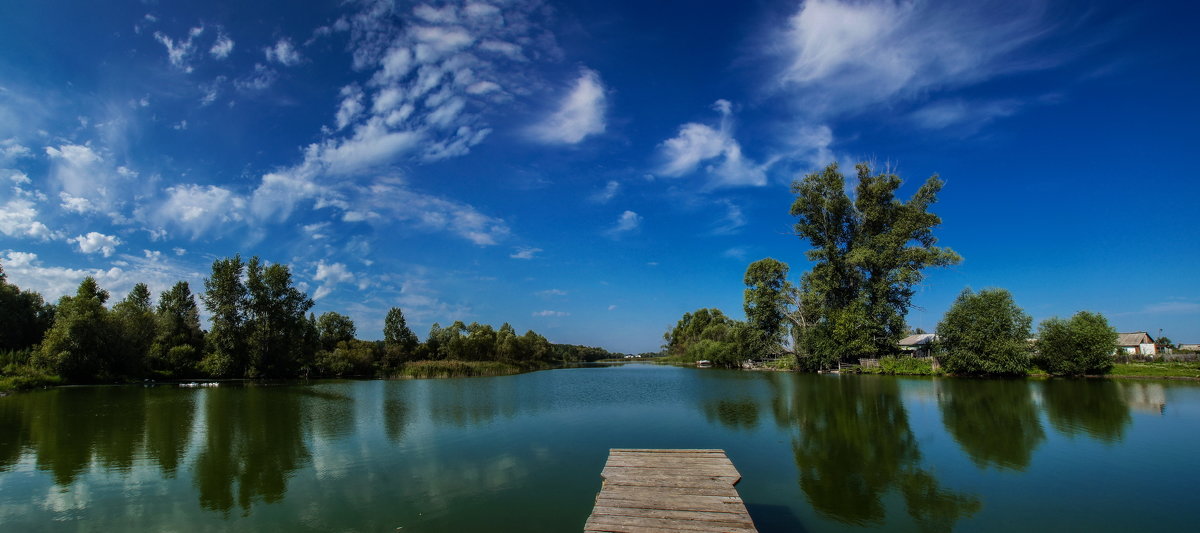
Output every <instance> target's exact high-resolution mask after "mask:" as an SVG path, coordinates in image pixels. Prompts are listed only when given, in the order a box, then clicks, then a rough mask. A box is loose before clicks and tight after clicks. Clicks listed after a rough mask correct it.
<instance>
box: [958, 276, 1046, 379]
mask: <svg viewBox="0 0 1200 533" xmlns="http://www.w3.org/2000/svg"><path fill="white" fill-rule="evenodd" d="M1031 323H1032V319H1031V318H1030V317H1029V315H1027V314H1025V312H1024V311H1022V310H1021V308H1020V307H1017V304H1016V303H1015V302H1013V299H1012V294H1010V293H1009V292H1008V291H1006V290H1004V289H984V290H982V291H979V293H974V292H972V291H971V289H964V290H963V292H962V293H960V294H959V295H958V299H956V300H955V301H954V304H953V305H951V306H950V309H949V310H948V311H946V315H945V316H944V317H943V318H942V322H941V323H940V324H938V329H937V334H938V337H939V341H938V343H937V345H936V350H937V352H938V354H939V357H940V360H941V363H942V366H943V367H944V369H945V370H946V372H948V373H951V374H960V375H1008V376H1017V375H1021V376H1023V375H1025V374H1027V373H1028V372H1029V367H1030V362H1031V360H1030V350H1029V341H1028V340H1027V339H1028V338H1029V327H1030V324H1031Z"/></svg>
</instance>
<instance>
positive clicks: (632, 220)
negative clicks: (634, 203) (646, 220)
mask: <svg viewBox="0 0 1200 533" xmlns="http://www.w3.org/2000/svg"><path fill="white" fill-rule="evenodd" d="M641 225H642V216H641V215H639V214H637V213H635V212H633V211H625V212H624V213H621V216H619V217H617V223H616V225H614V226H613V227H611V228H609V229H608V231H606V232H605V234H606V235H608V236H609V237H613V238H616V237H619V236H621V235H624V234H626V233H630V232H632V231H635V230H637V229H638V228H639V227H641Z"/></svg>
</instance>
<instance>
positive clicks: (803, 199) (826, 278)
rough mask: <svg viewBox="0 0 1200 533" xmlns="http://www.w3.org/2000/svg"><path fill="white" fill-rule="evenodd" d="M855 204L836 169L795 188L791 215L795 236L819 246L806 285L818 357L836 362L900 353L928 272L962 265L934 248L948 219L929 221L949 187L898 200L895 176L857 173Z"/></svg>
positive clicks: (863, 168)
mask: <svg viewBox="0 0 1200 533" xmlns="http://www.w3.org/2000/svg"><path fill="white" fill-rule="evenodd" d="M857 169H858V186H857V187H856V189H855V194H854V199H853V200H851V198H850V197H849V196H848V195H847V194H846V187H845V178H844V177H843V175H842V173H841V172H839V171H838V166H837V164H836V163H834V164H831V165H829V166H828V167H826V168H825V169H824V170H823V171H821V172H815V173H812V174H809V175H807V176H805V177H804V179H803V180H797V181H796V182H794V183H793V184H792V192H793V193H795V194H796V200H795V202H794V203H793V204H792V208H791V214H792V215H793V216H796V217H797V218H798V219H799V220H798V221H797V222H796V226H795V229H796V234H797V235H798V236H800V237H802V238H804V239H807V240H808V241H809V243H810V244H811V245H812V246H813V248H812V249H811V250H809V251H808V252H807V256H808V258H809V260H811V261H813V262H815V263H816V264H815V265H814V266H813V268H812V270H811V271H810V272H807V273H805V274H804V276H803V277H802V278H801V290H802V291H803V292H805V293H811V295H812V296H811V297H812V299H813V303H814V304H815V306H814V307H815V308H814V309H812V311H814V312H815V320H814V322H815V325H814V331H813V332H812V336H814V337H815V338H817V339H818V342H816V343H810V346H811V347H813V348H818V349H819V350H820V352H817V353H816V354H814V355H815V356H817V357H821V358H832V359H833V360H835V361H836V360H841V359H848V358H851V357H853V356H857V355H862V354H882V353H892V352H894V351H896V346H895V343H896V341H897V340H898V339H899V337H900V335H901V334H902V333H903V331H904V315H905V314H907V312H908V308H909V306H910V304H911V300H912V295H913V287H914V286H915V285H916V284H917V283H919V282H920V281H921V280H922V279H923V278H924V275H923V273H922V271H923V270H924V269H925V268H928V267H933V266H948V265H953V264H956V263H958V262H959V261H961V258H960V257H959V256H958V254H956V253H954V251H952V250H950V249H949V248H943V247H939V246H935V244H936V243H937V239H936V238H935V237H934V236H933V228H934V227H936V226H938V225H939V224H941V219H940V218H939V217H938V216H937V215H934V214H932V213H930V212H929V211H928V210H929V207H930V206H931V205H933V203H934V202H936V201H937V193H938V192H939V191H940V190H941V188H942V185H943V182H942V180H940V179H939V178H938V177H937V176H936V175H934V176H932V177H930V178H929V179H928V180H926V181H925V184H924V185H922V186H921V187H920V188H919V189H918V190H917V192H916V193H915V194H914V195H913V196H912V197H911V198H910V199H909V200H908V202H901V201H899V200H897V199H896V197H895V193H896V190H897V189H899V187H900V184H901V181H900V178H899V177H898V176H896V175H895V174H891V173H881V174H875V175H872V173H871V172H872V171H871V168H870V166H869V165H867V164H865V163H863V164H859V165H858V166H857Z"/></svg>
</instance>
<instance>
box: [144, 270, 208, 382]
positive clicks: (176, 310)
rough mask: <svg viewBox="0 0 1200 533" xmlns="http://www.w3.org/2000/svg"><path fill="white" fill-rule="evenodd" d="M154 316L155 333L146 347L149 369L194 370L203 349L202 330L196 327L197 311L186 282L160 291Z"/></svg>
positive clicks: (173, 372)
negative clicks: (148, 353) (149, 346)
mask: <svg viewBox="0 0 1200 533" xmlns="http://www.w3.org/2000/svg"><path fill="white" fill-rule="evenodd" d="M154 317H155V320H156V322H157V323H158V328H157V330H158V334H157V336H156V337H155V338H154V343H153V344H152V345H151V348H150V361H149V363H150V369H151V370H153V371H155V372H159V373H162V374H165V375H168V376H184V375H191V374H192V373H194V372H195V371H196V367H197V366H198V365H199V363H200V357H201V355H202V353H203V350H204V331H203V330H201V329H200V310H199V309H198V308H197V307H196V299H195V297H193V296H192V290H191V287H189V286H188V283H187V282H186V281H180V282H178V283H176V284H175V286H173V287H171V289H170V290H166V291H163V293H162V295H161V296H159V298H158V309H156V310H155V312H154Z"/></svg>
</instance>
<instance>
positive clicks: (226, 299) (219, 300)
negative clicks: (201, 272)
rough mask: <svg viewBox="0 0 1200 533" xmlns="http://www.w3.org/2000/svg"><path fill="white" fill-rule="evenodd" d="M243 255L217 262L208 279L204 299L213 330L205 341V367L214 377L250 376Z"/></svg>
mask: <svg viewBox="0 0 1200 533" xmlns="http://www.w3.org/2000/svg"><path fill="white" fill-rule="evenodd" d="M244 270H245V263H243V262H242V257H241V255H234V256H233V257H229V258H225V259H217V260H216V261H213V264H212V275H211V276H209V277H207V278H205V279H204V294H203V295H201V296H200V299H201V300H203V301H204V307H205V308H206V309H208V312H209V316H210V318H209V320H210V322H211V324H212V328H211V329H210V330H209V332H208V336H207V338H206V339H205V353H204V359H203V361H202V362H201V366H202V367H203V369H204V371H205V372H207V373H208V374H210V375H213V376H218V377H243V376H245V374H246V366H247V365H246V337H245V333H246V332H245V330H246V324H245V322H246V285H245V283H243V282H242V273H243V271H244Z"/></svg>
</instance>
